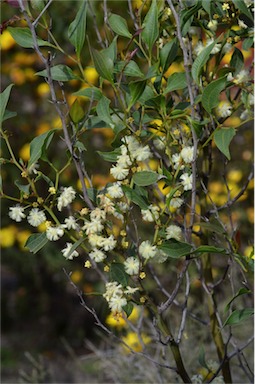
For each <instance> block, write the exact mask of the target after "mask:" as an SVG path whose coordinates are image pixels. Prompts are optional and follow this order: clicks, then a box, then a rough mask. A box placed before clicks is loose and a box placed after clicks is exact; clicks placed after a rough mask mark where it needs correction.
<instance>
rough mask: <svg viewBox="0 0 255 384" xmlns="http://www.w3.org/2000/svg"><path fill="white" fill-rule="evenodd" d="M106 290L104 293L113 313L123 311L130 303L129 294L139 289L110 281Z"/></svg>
mask: <svg viewBox="0 0 255 384" xmlns="http://www.w3.org/2000/svg"><path fill="white" fill-rule="evenodd" d="M105 288H106V291H105V293H104V294H103V297H104V298H105V299H106V301H107V302H108V305H109V308H110V309H111V311H112V313H115V314H116V313H120V312H122V311H123V307H125V306H126V305H127V303H128V301H127V296H128V295H132V294H134V293H135V292H136V291H138V290H139V289H138V288H132V287H129V286H127V287H126V288H125V289H124V288H123V286H122V285H121V284H118V283H117V282H116V281H112V282H108V283H106V285H105Z"/></svg>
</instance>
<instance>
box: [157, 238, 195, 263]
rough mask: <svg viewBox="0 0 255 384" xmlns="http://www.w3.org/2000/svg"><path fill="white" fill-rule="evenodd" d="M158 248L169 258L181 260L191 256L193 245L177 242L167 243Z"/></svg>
mask: <svg viewBox="0 0 255 384" xmlns="http://www.w3.org/2000/svg"><path fill="white" fill-rule="evenodd" d="M158 248H159V249H160V250H161V251H163V252H164V253H166V254H167V256H168V257H170V258H173V259H179V258H180V257H183V256H187V255H190V253H191V252H192V245H190V244H188V243H182V242H180V241H176V240H171V241H166V242H165V243H163V244H162V245H160V246H158Z"/></svg>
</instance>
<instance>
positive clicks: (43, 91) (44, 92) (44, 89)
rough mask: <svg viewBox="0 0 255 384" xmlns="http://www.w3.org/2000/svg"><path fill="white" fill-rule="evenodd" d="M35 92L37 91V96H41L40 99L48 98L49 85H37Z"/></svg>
mask: <svg viewBox="0 0 255 384" xmlns="http://www.w3.org/2000/svg"><path fill="white" fill-rule="evenodd" d="M36 91H37V93H38V95H39V96H42V97H44V96H48V95H49V94H50V87H49V84H47V83H41V84H39V85H38V87H37V89H36Z"/></svg>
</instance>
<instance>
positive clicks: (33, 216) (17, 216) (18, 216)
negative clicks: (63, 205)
mask: <svg viewBox="0 0 255 384" xmlns="http://www.w3.org/2000/svg"><path fill="white" fill-rule="evenodd" d="M24 210H25V208H24V207H21V206H20V205H16V206H15V207H10V209H9V217H10V218H11V219H12V220H14V221H17V222H18V223H19V222H20V221H21V220H22V219H24V218H25V217H26V215H25V213H24ZM27 221H28V223H29V224H30V225H32V226H33V227H38V226H39V225H40V224H42V223H43V222H44V221H46V216H45V213H44V212H43V211H41V210H39V209H38V208H32V209H31V211H30V212H29V214H28V217H27Z"/></svg>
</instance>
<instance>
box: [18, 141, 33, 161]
mask: <svg viewBox="0 0 255 384" xmlns="http://www.w3.org/2000/svg"><path fill="white" fill-rule="evenodd" d="M19 156H20V157H21V159H22V160H23V161H28V160H29V159H30V144H29V143H26V144H24V145H23V147H22V148H21V150H20V151H19Z"/></svg>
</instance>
